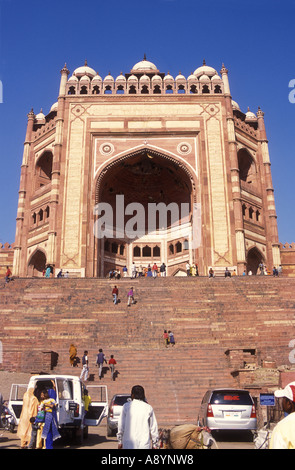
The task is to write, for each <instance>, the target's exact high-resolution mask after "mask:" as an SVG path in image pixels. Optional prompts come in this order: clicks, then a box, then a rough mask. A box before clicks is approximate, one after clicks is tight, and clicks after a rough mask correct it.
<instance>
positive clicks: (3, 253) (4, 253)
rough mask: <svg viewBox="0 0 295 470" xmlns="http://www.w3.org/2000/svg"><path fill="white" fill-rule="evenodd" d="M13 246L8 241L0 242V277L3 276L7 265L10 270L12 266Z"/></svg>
mask: <svg viewBox="0 0 295 470" xmlns="http://www.w3.org/2000/svg"><path fill="white" fill-rule="evenodd" d="M13 246H14V244H12V245H10V244H9V243H4V245H2V243H0V277H1V278H2V277H4V276H5V273H6V269H7V266H9V267H10V269H11V271H12V266H13V255H14V251H13Z"/></svg>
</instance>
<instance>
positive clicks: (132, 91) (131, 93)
mask: <svg viewBox="0 0 295 470" xmlns="http://www.w3.org/2000/svg"><path fill="white" fill-rule="evenodd" d="M129 93H130V95H136V88H135V86H134V85H131V87H130V88H129Z"/></svg>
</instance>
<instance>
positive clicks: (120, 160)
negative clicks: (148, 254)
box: [92, 146, 198, 277]
mask: <svg viewBox="0 0 295 470" xmlns="http://www.w3.org/2000/svg"><path fill="white" fill-rule="evenodd" d="M145 165H147V167H148V169H149V168H153V171H155V172H157V171H158V169H159V168H160V170H159V171H161V170H163V173H164V176H163V177H162V178H160V179H161V187H160V186H159V187H158V194H159V195H160V194H161V197H163V200H165V202H166V204H167V206H168V205H169V202H171V201H172V200H173V197H172V194H175V195H177V191H178V187H179V188H180V187H182V189H181V193H182V194H183V195H184V194H185V195H186V198H185V197H184V199H183V201H188V202H189V206H190V210H191V209H192V207H193V205H194V204H195V203H197V202H198V194H197V187H198V180H197V174H196V171H195V170H194V169H193V168H192V167H191V166H190V165H189V164H188V163H187V162H186V161H185V160H184V159H183V158H182V157H180V156H175V155H174V154H171V153H169V152H163V151H162V150H160V149H155V148H149V147H148V146H143V147H141V148H136V149H132V150H130V151H129V152H126V153H125V154H121V155H120V156H118V157H114V158H112V159H110V160H108V161H107V162H105V163H104V164H103V165H102V166H101V167H100V168H99V169H98V171H97V174H96V177H95V180H94V189H93V207H96V205H97V204H99V203H101V202H102V201H104V200H105V199H106V198H105V195H106V190H107V189H108V191H111V190H112V191H114V193H115V192H116V190H118V192H120V191H121V193H124V194H125V196H126V204H127V203H130V202H131V201H132V197H133V201H134V202H142V203H143V204H145V203H146V202H147V199H144V198H147V196H149V200H150V201H153V202H155V203H156V204H157V203H159V202H160V199H157V196H156V193H155V191H156V190H155V188H151V187H150V194H147V191H146V188H145V189H144V188H143V186H141V185H140V184H138V178H137V176H138V175H140V176H143V175H144V171H145V169H146V167H145ZM127 170H128V171H129V170H130V172H133V176H134V179H133V187H132V182H131V183H130V185H128V183H127V181H125V183H126V184H125V190H123V191H122V188H119V189H118V188H116V181H118V180H116V178H117V177H118V173H120V176H121V177H122V178H124V175H125V176H126V174H127V173H126V172H127ZM124 172H125V173H124ZM141 172H142V173H141ZM147 173H148V171H147ZM110 175H111V176H110ZM156 176H158V175H156ZM156 176H155V177H154V179H155V180H156V179H157V178H156ZM170 176H171V179H170V180H169V177H170ZM125 179H126V178H125ZM147 179H148V178H147ZM168 180H169V184H166V187H165V182H168ZM110 181H112V182H113V184H112V185H110V184H108V186H109V187H108V188H107V189H106V187H107V184H106V182H110ZM147 184H148V183H147ZM110 186H112V187H110ZM113 186H114V187H113ZM143 189H144V190H143ZM132 191H133V193H132ZM179 191H180V190H179ZM143 192H144V193H145V194H144V195H143V194H142V193H143ZM167 193H168V196H167ZM179 194H180V192H178V197H179V201H180V196H179ZM165 196H167V197H166V199H165ZM140 197H141V199H140ZM176 197H177V196H176ZM179 201H178V202H179ZM181 202H182V201H181ZM92 219H93V217H92ZM189 219H190V220H191V219H192V216H191V215H190V216H188V221H189ZM93 224H94V225H95V221H93ZM188 224H189V222H188ZM92 233H93V230H92ZM149 241H150V245H149V246H150V247H151V248H152V253H153V252H154V247H155V246H156V245H157V243H156V242H155V243H152V240H151V239H150V240H149ZM110 242H112V240H110ZM117 242H118V245H119V246H120V247H121V252H122V253H124V256H125V261H126V263H127V264H129V265H130V262H131V261H130V259H131V258H130V257H129V258H128V243H127V245H126V240H125V241H124V240H122V239H121V240H117ZM165 243H166V242H165ZM98 245H99V243H97V241H96V240H94V243H93V259H94V262H93V275H94V276H95V277H96V276H105V275H106V272H107V271H108V270H109V269H112V260H111V257H110V256H106V258H109V260H110V261H109V264H107V263H105V268H103V269H102V268H98V266H99V257H100V254H99V253H100V250H101V248H100V247H99V246H98ZM130 252H131V247H130ZM160 252H161V261H163V257H164V259H165V263H166V264H167V252H168V249H167V247H166V245H165V246H164V245H163V244H162V248H161V250H160ZM132 253H133V249H132ZM177 255H178V257H179V259H180V258H181V255H183V257H185V256H186V261H188V256H189V255H188V251H186V253H184V251H183V253H178V254H177ZM130 256H131V255H130ZM122 259H123V258H122ZM137 261H138V259H137ZM139 262H140V261H139ZM183 262H184V261H183ZM113 267H114V266H113Z"/></svg>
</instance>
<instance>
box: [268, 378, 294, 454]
mask: <svg viewBox="0 0 295 470" xmlns="http://www.w3.org/2000/svg"><path fill="white" fill-rule="evenodd" d="M275 397H277V398H282V406H283V410H284V412H285V413H288V415H287V416H286V417H285V418H283V419H282V420H281V421H279V423H278V424H277V425H276V426H275V428H274V430H273V432H272V435H271V439H270V444H269V449H295V382H291V383H289V384H288V385H287V386H286V387H285V388H284V389H283V390H276V391H275Z"/></svg>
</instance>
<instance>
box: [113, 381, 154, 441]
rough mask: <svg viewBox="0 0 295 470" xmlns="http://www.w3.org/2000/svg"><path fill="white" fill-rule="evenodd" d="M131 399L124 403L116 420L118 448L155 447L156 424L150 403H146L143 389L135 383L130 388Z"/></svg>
mask: <svg viewBox="0 0 295 470" xmlns="http://www.w3.org/2000/svg"><path fill="white" fill-rule="evenodd" d="M131 398H132V401H129V402H127V403H125V405H124V406H123V408H122V413H121V416H120V418H119V422H118V434H117V438H118V448H119V449H122V448H123V449H151V446H152V447H157V442H158V439H159V434H158V424H157V420H156V416H155V413H154V410H153V408H152V407H151V405H149V404H148V403H146V401H145V398H144V389H143V388H142V387H141V386H140V385H136V386H134V387H133V388H132V390H131Z"/></svg>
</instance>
